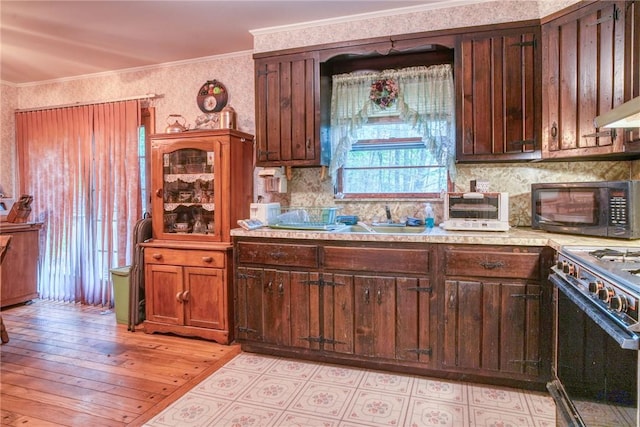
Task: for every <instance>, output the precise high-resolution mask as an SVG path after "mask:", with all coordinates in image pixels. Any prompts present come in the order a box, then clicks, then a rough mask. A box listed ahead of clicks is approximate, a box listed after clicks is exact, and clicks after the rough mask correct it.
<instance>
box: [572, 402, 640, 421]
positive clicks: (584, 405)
mask: <svg viewBox="0 0 640 427" xmlns="http://www.w3.org/2000/svg"><path fill="white" fill-rule="evenodd" d="M574 404H575V405H576V409H577V410H578V412H579V413H580V416H581V417H582V419H583V421H584V422H585V424H586V425H589V426H591V425H593V426H607V427H608V426H616V427H619V426H620V427H622V426H633V425H634V424H635V422H633V423H632V424H629V423H628V421H627V420H626V419H625V417H624V415H622V413H621V412H620V411H618V410H617V409H615V408H614V407H612V406H610V405H603V404H601V403H595V402H586V401H574Z"/></svg>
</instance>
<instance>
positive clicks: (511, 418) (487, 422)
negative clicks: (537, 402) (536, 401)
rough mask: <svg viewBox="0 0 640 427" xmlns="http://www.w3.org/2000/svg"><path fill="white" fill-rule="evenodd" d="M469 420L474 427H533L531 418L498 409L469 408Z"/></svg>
mask: <svg viewBox="0 0 640 427" xmlns="http://www.w3.org/2000/svg"><path fill="white" fill-rule="evenodd" d="M470 409H471V415H470V420H471V424H470V425H472V426H474V427H498V426H500V427H534V426H535V424H534V423H533V418H532V417H531V416H530V415H528V414H526V415H525V414H515V413H510V412H505V411H501V410H499V409H484V408H474V407H471V408H470Z"/></svg>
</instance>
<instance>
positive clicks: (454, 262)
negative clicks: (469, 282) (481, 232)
mask: <svg viewBox="0 0 640 427" xmlns="http://www.w3.org/2000/svg"><path fill="white" fill-rule="evenodd" d="M444 269H445V274H447V275H449V276H469V277H504V278H516V279H533V280H537V279H539V278H540V254H539V253H537V252H534V253H532V252H526V251H524V250H523V251H521V252H520V251H510V252H506V251H505V252H499V251H495V252H494V251H491V252H486V251H482V250H480V249H448V250H446V251H445V265H444Z"/></svg>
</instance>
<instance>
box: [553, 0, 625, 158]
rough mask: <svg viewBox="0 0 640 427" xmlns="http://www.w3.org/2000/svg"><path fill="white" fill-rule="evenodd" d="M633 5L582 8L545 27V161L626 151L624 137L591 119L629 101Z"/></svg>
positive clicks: (603, 4)
mask: <svg viewBox="0 0 640 427" xmlns="http://www.w3.org/2000/svg"><path fill="white" fill-rule="evenodd" d="M631 3H632V2H625V1H617V2H611V1H599V2H594V3H592V4H588V5H586V6H582V5H580V6H581V7H579V8H577V9H576V10H573V11H572V12H570V13H566V14H564V15H562V16H560V17H557V18H555V19H553V20H551V21H549V22H546V23H544V24H543V25H542V44H543V46H544V54H543V58H542V64H543V88H544V89H543V94H542V97H543V100H544V104H543V124H542V136H543V157H544V158H551V159H555V158H584V157H593V156H598V157H601V156H610V155H620V154H622V153H625V152H626V151H627V149H626V145H625V139H627V138H628V136H625V135H624V132H620V131H617V130H616V131H611V130H607V129H596V128H595V127H594V124H593V120H594V118H595V117H596V116H598V115H600V114H602V113H605V112H607V111H609V110H611V109H612V108H613V107H616V106H618V105H620V104H622V103H623V102H624V101H626V100H628V99H630V97H631V94H630V93H627V94H626V95H625V84H626V85H627V86H628V85H629V82H630V80H631V79H632V77H631V76H630V75H627V73H629V72H631V73H633V72H634V71H633V70H632V69H631V68H630V66H628V65H627V66H626V65H625V55H627V57H628V60H631V59H630V58H629V55H631V54H632V52H631V49H632V45H630V44H628V43H629V40H630V39H631V36H630V32H632V29H631V28H626V24H625V23H626V22H629V23H630V24H631V25H633V23H632V22H631V21H629V20H628V19H627V16H626V15H627V13H628V11H629V7H630V4H631ZM635 7H636V8H637V5H635ZM636 25H637V23H636ZM625 33H626V36H625ZM625 52H626V53H625ZM636 61H637V60H636ZM635 73H637V70H635ZM626 98H628V99H626Z"/></svg>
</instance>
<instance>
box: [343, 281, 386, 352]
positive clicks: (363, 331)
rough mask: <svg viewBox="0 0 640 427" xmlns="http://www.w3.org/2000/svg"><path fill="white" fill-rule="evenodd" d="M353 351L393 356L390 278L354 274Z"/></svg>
mask: <svg viewBox="0 0 640 427" xmlns="http://www.w3.org/2000/svg"><path fill="white" fill-rule="evenodd" d="M353 283H354V302H355V346H354V347H355V352H356V354H358V355H361V356H370V357H381V358H385V359H393V358H395V349H396V340H395V331H396V326H395V325H396V288H395V285H396V283H395V279H394V278H393V277H376V276H354V278H353Z"/></svg>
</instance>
